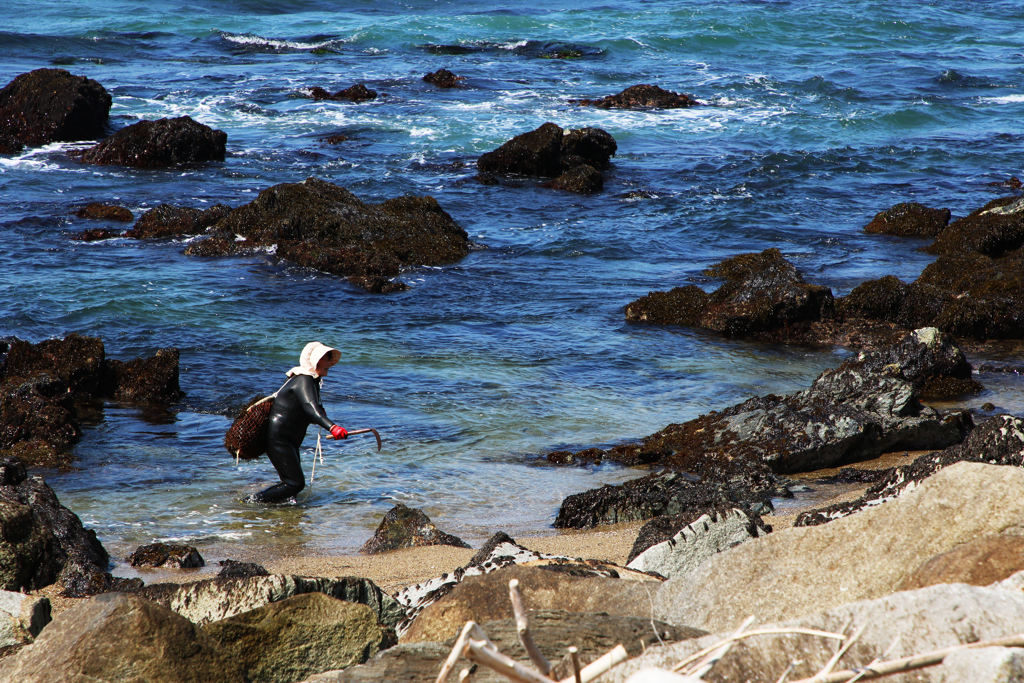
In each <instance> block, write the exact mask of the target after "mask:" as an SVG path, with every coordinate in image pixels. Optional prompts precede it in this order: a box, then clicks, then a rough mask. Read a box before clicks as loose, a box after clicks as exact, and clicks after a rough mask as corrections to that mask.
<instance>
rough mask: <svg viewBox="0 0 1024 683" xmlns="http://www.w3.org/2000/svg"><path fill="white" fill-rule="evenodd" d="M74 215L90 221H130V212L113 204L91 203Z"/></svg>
mask: <svg viewBox="0 0 1024 683" xmlns="http://www.w3.org/2000/svg"><path fill="white" fill-rule="evenodd" d="M75 215H76V216H78V217H79V218H90V219H92V220H101V221H121V222H127V221H130V220H131V219H132V212H131V211H129V210H128V209H126V208H124V207H123V206H115V205H113V204H103V203H101V202H92V203H91V204H86V205H85V206H83V207H82V208H80V209H79V210H78V211H76V212H75Z"/></svg>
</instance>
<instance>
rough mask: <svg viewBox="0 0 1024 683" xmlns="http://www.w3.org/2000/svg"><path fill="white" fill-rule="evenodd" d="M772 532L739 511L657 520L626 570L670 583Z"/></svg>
mask: <svg viewBox="0 0 1024 683" xmlns="http://www.w3.org/2000/svg"><path fill="white" fill-rule="evenodd" d="M771 530H772V528H771V527H770V526H768V525H766V524H765V523H764V522H763V521H762V520H761V517H760V515H752V514H750V513H749V512H748V511H746V510H741V509H739V508H728V509H720V510H714V509H713V510H711V511H710V512H709V513H704V514H701V515H700V516H699V517H697V516H695V514H693V513H691V514H688V515H687V514H684V515H672V516H669V517H657V518H655V519H654V520H652V521H650V522H648V523H647V524H645V525H644V526H643V528H642V529H640V533H639V534H638V535H637V539H636V542H635V543H634V544H633V549H632V550H631V551H630V553H629V562H628V564H627V565H626V566H627V567H629V568H630V569H636V570H638V571H643V572H654V573H655V574H658V575H660V576H664V577H665V578H666V579H670V578H672V577H673V576H679V575H681V574H686V573H687V572H690V571H693V570H694V569H696V568H697V567H698V566H699V565H700V564H701V563H702V562H703V561H704V560H706V559H708V558H709V557H711V556H712V555H714V554H715V553H720V552H722V551H725V550H728V549H729V548H732V547H733V546H737V545H739V544H740V543H743V542H744V541H748V540H750V539H752V538H758V537H759V536H762V535H764V534H767V533H770V532H771ZM1003 578H1005V577H1003Z"/></svg>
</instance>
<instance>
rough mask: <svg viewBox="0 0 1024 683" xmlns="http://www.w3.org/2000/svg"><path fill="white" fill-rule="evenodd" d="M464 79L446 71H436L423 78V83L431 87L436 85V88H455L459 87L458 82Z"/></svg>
mask: <svg viewBox="0 0 1024 683" xmlns="http://www.w3.org/2000/svg"><path fill="white" fill-rule="evenodd" d="M465 79H466V77H465V76H456V75H455V74H453V73H452V72H451V71H449V70H448V69H438V70H437V71H435V72H433V73H429V74H427V75H426V76H424V77H423V80H424V81H426V82H427V83H430V84H431V85H436V86H437V87H438V88H457V87H459V81H463V80H465Z"/></svg>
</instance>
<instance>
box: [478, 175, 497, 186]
mask: <svg viewBox="0 0 1024 683" xmlns="http://www.w3.org/2000/svg"><path fill="white" fill-rule="evenodd" d="M473 180H475V181H477V182H478V183H480V184H481V185H501V182H500V181H499V180H498V179H497V178H496V177H494V174H493V173H477V174H476V175H475V176H474V177H473Z"/></svg>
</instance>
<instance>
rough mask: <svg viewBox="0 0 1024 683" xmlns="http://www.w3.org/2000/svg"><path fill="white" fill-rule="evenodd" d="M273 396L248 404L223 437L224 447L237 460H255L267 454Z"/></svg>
mask: <svg viewBox="0 0 1024 683" xmlns="http://www.w3.org/2000/svg"><path fill="white" fill-rule="evenodd" d="M276 395H277V394H274V395H272V396H267V397H265V398H261V399H258V400H255V401H252V402H250V403H249V405H248V406H246V407H245V408H243V409H242V412H240V413H239V414H238V417H236V418H235V421H234V422H233V423H232V424H231V428H230V429H228V433H227V434H225V435H224V447H225V448H227V449H228V453H230V454H231V455H233V456H235V461H236V462H237V461H238V460H255V459H256V458H258V457H260V456H261V455H263V454H264V453H266V452H267V425H268V423H269V422H270V408H271V407H272V406H273V405H274V396H276Z"/></svg>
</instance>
